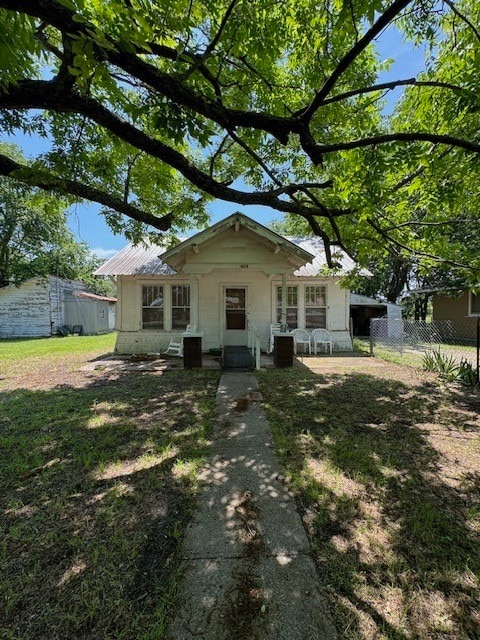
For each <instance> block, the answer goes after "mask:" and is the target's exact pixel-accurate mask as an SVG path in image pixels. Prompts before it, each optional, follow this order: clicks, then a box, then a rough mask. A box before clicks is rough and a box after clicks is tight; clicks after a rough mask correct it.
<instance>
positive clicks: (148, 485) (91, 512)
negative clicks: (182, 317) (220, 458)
mask: <svg viewBox="0 0 480 640" xmlns="http://www.w3.org/2000/svg"><path fill="white" fill-rule="evenodd" d="M217 383H218V374H217V373H215V372H178V371H176V372H171V373H170V372H169V373H165V374H163V375H161V376H159V375H155V374H154V373H151V374H150V373H138V372H117V373H105V374H104V375H103V376H101V378H100V379H99V377H98V376H96V377H95V379H94V380H93V381H91V382H90V383H88V384H87V385H86V386H84V387H82V388H78V387H77V388H73V387H70V386H67V385H61V386H59V387H55V388H53V389H51V390H40V391H31V390H27V389H18V390H15V391H12V392H3V393H0V426H1V431H0V441H1V446H0V451H1V452H2V453H1V454H0V474H1V476H0V483H1V484H2V486H3V487H4V490H3V492H2V498H1V499H2V508H1V510H0V520H1V524H2V529H3V539H4V546H3V549H2V553H3V558H2V561H3V563H4V568H3V572H2V576H3V577H2V579H1V580H0V585H1V591H2V600H3V602H4V603H5V607H6V609H5V615H4V616H3V620H2V622H0V629H1V630H2V632H1V633H0V635H2V634H4V635H5V637H7V638H15V639H16V640H17V639H22V640H23V639H26V638H33V637H35V638H51V637H56V638H72V637H75V638H92V637H102V638H115V639H118V640H121V639H122V638H129V639H130V638H133V637H135V638H144V640H146V639H147V638H149V637H152V638H153V637H155V638H158V637H161V636H160V635H159V633H160V631H159V630H160V629H161V627H162V625H164V623H165V615H166V612H167V610H168V607H169V605H171V597H172V596H173V595H174V592H175V584H174V583H175V579H176V572H178V563H177V561H176V556H175V554H176V550H177V546H178V542H179V541H180V540H181V539H182V536H183V532H184V530H185V528H186V526H187V524H188V521H189V519H190V516H191V513H192V508H193V504H194V496H195V491H196V480H195V470H196V468H197V466H198V465H200V464H201V463H202V462H203V461H204V459H205V456H206V453H207V449H206V446H207V438H208V436H209V433H210V429H211V424H212V420H213V412H214V408H215V398H214V396H215V391H216V386H217ZM2 624H3V625H4V626H3V627H2V626H1V625H2Z"/></svg>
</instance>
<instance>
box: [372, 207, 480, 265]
mask: <svg viewBox="0 0 480 640" xmlns="http://www.w3.org/2000/svg"><path fill="white" fill-rule="evenodd" d="M367 223H368V224H369V225H370V226H371V227H372V229H374V230H375V231H376V232H377V233H378V234H379V235H380V236H381V237H382V238H383V239H384V240H385V241H386V242H388V243H389V244H391V245H393V246H395V247H398V248H400V249H403V250H404V251H408V252H409V253H410V254H414V255H416V256H421V257H423V258H430V259H431V260H435V262H439V263H442V264H449V265H451V266H452V267H459V268H461V269H468V270H469V271H473V272H474V273H477V272H480V269H479V268H478V267H472V266H470V265H468V264H463V263H461V262H456V261H455V260H446V259H445V258H440V257H439V256H435V255H433V254H432V253H428V252H426V251H418V250H417V249H413V248H412V247H409V246H407V245H406V244H403V243H402V242H400V241H399V240H395V238H392V237H391V236H390V235H389V234H388V233H387V232H386V231H385V230H384V229H382V228H381V227H380V225H378V224H377V223H376V222H375V220H373V219H372V218H367Z"/></svg>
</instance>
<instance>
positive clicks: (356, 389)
mask: <svg viewBox="0 0 480 640" xmlns="http://www.w3.org/2000/svg"><path fill="white" fill-rule="evenodd" d="M369 363H371V366H370V368H369ZM384 372H385V373H384ZM396 372H397V373H396ZM397 374H398V375H397ZM395 376H397V377H395ZM258 377H259V382H260V387H261V392H262V394H263V396H264V398H265V407H266V410H267V415H268V417H269V419H270V422H271V424H272V427H273V429H274V434H275V439H276V443H277V448H278V451H279V454H280V457H281V460H282V462H283V464H284V466H285V469H286V475H287V478H288V480H289V483H290V486H291V487H292V489H293V491H294V492H295V494H296V496H297V499H298V505H299V508H300V510H301V513H302V515H303V518H304V522H305V525H306V527H307V531H308V533H309V536H310V540H311V544H312V547H313V553H314V557H315V560H316V563H317V567H318V570H319V572H320V575H321V580H322V582H323V584H324V585H325V587H326V592H327V594H328V596H329V598H330V601H331V605H332V610H333V613H334V616H335V619H336V623H337V628H338V629H339V631H340V634H341V637H342V638H345V639H346V640H364V639H367V638H375V639H389V640H407V639H410V638H415V639H419V640H430V639H432V638H435V639H440V638H441V639H442V640H447V639H448V640H461V639H463V640H467V639H473V638H479V637H480V636H479V632H478V630H479V628H480V626H479V621H480V607H479V602H480V537H479V532H480V509H478V505H479V504H480V485H479V482H478V478H480V420H479V408H480V396H479V394H478V393H473V392H463V390H459V389H455V390H448V389H447V390H446V389H445V388H440V387H438V386H435V385H434V384H433V383H431V382H422V381H421V380H418V378H416V377H415V376H414V375H412V373H411V372H410V371H409V369H407V368H405V369H400V368H398V367H397V368H392V367H389V366H388V365H385V367H380V368H379V367H378V364H376V363H375V361H374V360H373V359H372V360H369V359H366V360H365V368H364V372H363V373H362V374H358V373H354V372H352V373H348V371H347V372H345V373H342V374H339V373H335V370H334V363H333V364H332V373H328V374H327V373H325V374H322V375H316V374H315V373H312V372H311V371H308V370H307V369H306V368H305V369H302V368H295V369H291V370H281V371H280V370H278V371H277V370H268V371H266V372H265V373H261V374H259V376H258ZM473 507H474V508H473Z"/></svg>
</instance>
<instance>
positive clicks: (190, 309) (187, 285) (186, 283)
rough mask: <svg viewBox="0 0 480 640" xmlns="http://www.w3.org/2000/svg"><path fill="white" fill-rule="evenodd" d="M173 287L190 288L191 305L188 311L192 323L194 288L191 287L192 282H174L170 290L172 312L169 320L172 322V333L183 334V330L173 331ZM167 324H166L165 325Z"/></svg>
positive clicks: (170, 311)
mask: <svg viewBox="0 0 480 640" xmlns="http://www.w3.org/2000/svg"><path fill="white" fill-rule="evenodd" d="M173 287H188V288H189V295H188V297H189V305H188V309H189V311H190V314H189V317H190V321H191V319H192V287H191V286H190V282H172V283H171V284H170V285H169V287H168V289H169V291H170V310H169V320H170V331H172V332H175V333H182V332H183V331H182V330H179V329H173V328H172V326H173V295H172V289H173ZM175 308H176V309H182V307H175ZM164 324H165V323H164ZM187 324H188V323H187Z"/></svg>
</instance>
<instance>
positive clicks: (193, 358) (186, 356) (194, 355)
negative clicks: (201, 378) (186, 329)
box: [183, 335, 202, 369]
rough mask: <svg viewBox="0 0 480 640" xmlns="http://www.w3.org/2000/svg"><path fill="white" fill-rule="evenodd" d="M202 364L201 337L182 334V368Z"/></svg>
mask: <svg viewBox="0 0 480 640" xmlns="http://www.w3.org/2000/svg"><path fill="white" fill-rule="evenodd" d="M201 366H202V337H201V336H188V335H184V336H183V368H184V369H193V368H194V367H201Z"/></svg>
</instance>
